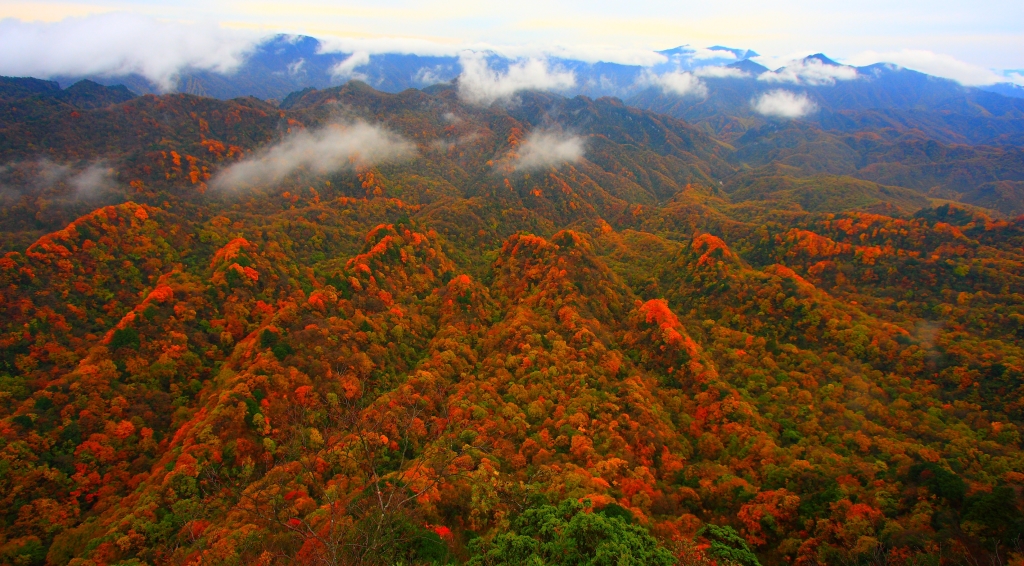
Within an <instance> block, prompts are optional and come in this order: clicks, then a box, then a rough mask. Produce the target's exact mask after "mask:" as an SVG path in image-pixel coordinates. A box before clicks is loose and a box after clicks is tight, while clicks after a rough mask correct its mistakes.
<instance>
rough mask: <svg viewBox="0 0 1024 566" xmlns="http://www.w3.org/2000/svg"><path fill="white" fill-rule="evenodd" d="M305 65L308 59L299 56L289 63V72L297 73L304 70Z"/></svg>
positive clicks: (291, 73) (290, 73)
mask: <svg viewBox="0 0 1024 566" xmlns="http://www.w3.org/2000/svg"><path fill="white" fill-rule="evenodd" d="M305 66H306V60H305V59H303V58H302V57H299V58H298V59H296V60H294V61H292V62H291V63H288V74H289V75H297V74H299V73H300V72H301V71H302V69H303V67H305Z"/></svg>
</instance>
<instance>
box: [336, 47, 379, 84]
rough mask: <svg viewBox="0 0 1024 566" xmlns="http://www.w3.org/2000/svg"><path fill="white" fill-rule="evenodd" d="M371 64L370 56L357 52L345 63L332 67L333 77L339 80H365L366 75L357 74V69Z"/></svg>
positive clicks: (363, 52)
mask: <svg viewBox="0 0 1024 566" xmlns="http://www.w3.org/2000/svg"><path fill="white" fill-rule="evenodd" d="M369 63H370V54H369V53H367V52H366V51H356V52H355V53H353V54H352V55H349V56H348V57H347V58H346V59H345V60H344V61H341V62H339V63H338V64H337V65H335V66H333V67H331V76H332V77H334V78H335V79H339V80H347V79H359V80H364V79H365V78H366V75H364V74H362V73H357V72H356V69H358V68H359V67H362V66H363V65H367V64H369Z"/></svg>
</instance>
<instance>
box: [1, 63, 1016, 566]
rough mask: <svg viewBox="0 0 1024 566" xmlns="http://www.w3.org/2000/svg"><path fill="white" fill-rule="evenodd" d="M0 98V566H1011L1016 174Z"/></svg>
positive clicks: (759, 130)
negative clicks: (626, 563)
mask: <svg viewBox="0 0 1024 566" xmlns="http://www.w3.org/2000/svg"><path fill="white" fill-rule="evenodd" d="M0 86H3V89H4V90H2V91H0V92H2V93H3V102H2V103H3V105H4V106H3V108H4V110H3V113H4V114H3V120H2V122H0V140H2V142H0V143H2V145H0V163H3V164H4V166H3V170H2V171H0V175H2V177H0V210H2V213H0V234H2V237H0V241H2V242H3V253H4V255H3V257H0V355H2V357H0V502H2V503H3V505H2V506H0V521H2V527H0V560H2V561H4V562H6V563H12V564H15V563H20V564H76V565H86V564H184V563H190V564H197V563H213V564H268V565H269V564H290V563H298V564H377V563H379V564H397V563H404V564H448V563H470V564H481V565H484V564H488V565H489V564H520V563H535V564H540V563H545V564H547V563H551V564H610V563H618V562H616V560H618V559H619V558H621V557H623V556H629V557H631V559H632V560H634V561H635V562H633V563H653V564H674V563H682V564H711V563H715V564H720V565H721V564H743V565H745V566H753V565H756V564H787V563H796V564H804V565H811V564H862V563H863V564H867V563H871V564H876V563H898V564H953V563H972V564H977V563H980V562H987V561H990V560H992V561H996V560H1001V561H1005V562H1009V561H1011V560H1012V561H1020V560H1022V559H1024V556H1022V555H1021V554H1020V548H1019V546H1015V544H1016V543H1017V542H1019V540H1020V538H1019V537H1020V535H1021V533H1022V532H1024V500H1022V494H1021V490H1022V488H1024V450H1022V445H1021V435H1020V429H1021V427H1022V426H1024V383H1022V376H1024V279H1022V273H1024V251H1022V245H1024V218H1022V217H1020V216H1018V215H1019V214H1020V213H1021V212H1024V205H1022V201H1021V198H1020V195H1021V185H1022V183H1024V160H1022V150H1021V149H1020V148H1019V147H1014V146H1012V145H1006V144H1003V145H984V144H974V145H958V144H955V143H950V142H948V141H947V142H944V141H942V140H938V139H935V138H934V137H931V136H928V135H925V134H922V133H920V132H916V133H915V132H907V131H901V130H899V129H898V128H888V127H884V128H875V129H874V130H872V131H867V130H866V129H857V130H856V131H845V130H843V129H841V128H831V129H826V128H825V127H823V126H822V125H820V124H816V123H811V122H806V121H792V122H789V121H786V122H773V121H765V122H764V123H763V124H760V125H751V126H750V127H746V128H744V129H743V131H742V132H740V131H738V130H736V131H735V135H725V134H723V132H727V131H728V130H727V129H725V128H713V127H708V126H707V124H706V123H697V124H694V123H690V122H687V121H683V120H682V119H680V118H678V117H673V116H671V115H668V114H659V113H655V112H653V111H650V110H643V109H639V108H636V107H631V106H627V105H626V104H624V103H623V102H622V101H620V100H618V99H614V98H598V99H591V98H588V97H584V96H577V97H574V98H565V97H562V96H559V95H556V94H542V93H531V92H525V93H521V94H519V95H518V98H517V99H516V100H515V101H513V102H510V103H507V104H501V103H499V104H493V105H490V106H486V107H485V106H479V105H473V104H469V103H466V102H465V101H464V100H463V99H462V98H460V96H459V92H458V89H457V88H456V87H454V86H450V85H449V86H435V87H433V88H429V89H426V90H423V91H420V90H412V89H410V90H404V91H402V92H399V93H386V92H382V91H378V90H374V89H373V88H371V87H369V86H367V85H366V84H364V83H361V82H350V83H348V84H347V85H345V86H343V87H336V88H320V89H319V90H309V91H306V92H299V93H296V94H294V95H293V96H289V97H288V104H287V105H285V106H286V107H279V106H276V105H274V104H271V103H267V102H264V101H261V100H259V99H256V98H237V99H234V100H228V101H223V100H217V99H214V98H205V97H198V96H192V95H187V94H169V95H162V96H154V95H146V96H138V97H133V98H130V99H120V98H118V97H120V96H122V95H123V91H121V90H119V89H111V90H106V89H105V87H100V86H98V85H96V86H93V85H88V84H86V85H84V86H82V87H77V88H76V92H80V93H81V94H80V95H76V96H72V95H70V94H63V93H66V92H68V91H70V90H72V89H70V88H69V89H67V90H64V91H61V90H60V89H59V87H54V86H52V85H51V84H50V83H46V82H43V81H9V82H6V83H3V85H0ZM72 94H74V93H72ZM822 104H824V103H822ZM1007 120H1009V119H1008V118H1007ZM698 122H699V121H698ZM964 135H966V134H964ZM588 560H592V561H591V562H588ZM602 560H603V561H602ZM531 561H532V562H531Z"/></svg>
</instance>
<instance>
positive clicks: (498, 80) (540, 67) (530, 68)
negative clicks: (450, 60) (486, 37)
mask: <svg viewBox="0 0 1024 566" xmlns="http://www.w3.org/2000/svg"><path fill="white" fill-rule="evenodd" d="M459 63H460V64H461V65H462V74H461V75H459V95H460V96H461V97H462V99H463V100H465V101H466V102H469V103H471V104H478V105H481V106H489V105H491V104H494V103H495V102H499V101H507V100H510V99H511V98H512V97H513V96H515V94H516V93H518V92H521V91H524V90H560V89H566V88H571V87H572V86H573V85H575V84H576V76H575V75H574V74H573V73H572V72H571V71H560V70H552V69H551V68H549V66H548V63H547V61H546V60H544V59H528V60H526V61H521V62H519V63H515V64H512V65H509V67H508V70H507V71H505V72H504V73H499V72H498V71H495V70H493V69H491V68H490V66H489V65H488V63H487V58H486V56H485V55H483V54H481V53H474V52H470V51H466V52H463V53H462V54H460V55H459Z"/></svg>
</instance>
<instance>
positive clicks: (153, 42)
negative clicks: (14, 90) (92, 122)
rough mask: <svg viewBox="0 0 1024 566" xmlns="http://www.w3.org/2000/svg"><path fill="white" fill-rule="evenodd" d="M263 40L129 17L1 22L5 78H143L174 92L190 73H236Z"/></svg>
mask: <svg viewBox="0 0 1024 566" xmlns="http://www.w3.org/2000/svg"><path fill="white" fill-rule="evenodd" d="M258 39H259V38H258V37H257V36H255V35H253V34H251V33H248V32H240V31H236V30H227V29H223V28H220V27H218V26H215V25H207V24H182V23H176V22H167V21H161V20H156V19H153V18H149V17H146V16H140V15H136V14H126V13H108V14H99V15H93V16H85V17H81V18H68V19H65V20H61V21H59V22H54V23H45V22H23V21H19V20H15V19H5V20H0V75H8V76H34V77H42V78H46V77H53V76H59V75H70V76H82V75H101V76H111V75H123V74H129V73H138V74H140V75H142V76H144V77H146V78H147V79H149V80H150V81H152V82H153V83H154V84H156V85H157V86H159V87H160V88H162V89H164V90H171V89H173V88H174V86H175V84H176V82H177V75H178V73H179V71H181V70H182V69H184V68H186V67H192V68H197V69H206V70H214V71H218V72H230V71H231V70H233V69H234V68H236V67H237V66H238V65H239V64H240V63H241V62H242V60H243V58H244V55H245V53H246V52H247V51H248V50H249V49H250V48H251V47H252V46H253V45H254V44H255V43H256V41H258Z"/></svg>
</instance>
